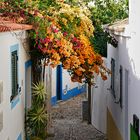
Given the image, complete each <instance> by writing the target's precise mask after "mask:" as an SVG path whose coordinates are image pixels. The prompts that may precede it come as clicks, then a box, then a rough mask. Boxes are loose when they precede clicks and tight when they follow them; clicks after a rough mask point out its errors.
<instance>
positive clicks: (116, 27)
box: [104, 18, 129, 32]
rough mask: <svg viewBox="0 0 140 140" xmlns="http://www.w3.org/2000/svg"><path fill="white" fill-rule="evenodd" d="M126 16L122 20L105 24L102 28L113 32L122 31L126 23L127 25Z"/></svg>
mask: <svg viewBox="0 0 140 140" xmlns="http://www.w3.org/2000/svg"><path fill="white" fill-rule="evenodd" d="M128 21H129V20H128V18H126V19H124V20H120V21H117V22H115V23H113V24H108V25H105V26H104V28H105V29H107V30H110V31H113V32H123V31H124V30H125V27H126V25H128V23H129V22H128Z"/></svg>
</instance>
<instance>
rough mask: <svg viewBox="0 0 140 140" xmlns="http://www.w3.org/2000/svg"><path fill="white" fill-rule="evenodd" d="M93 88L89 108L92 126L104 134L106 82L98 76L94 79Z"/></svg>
mask: <svg viewBox="0 0 140 140" xmlns="http://www.w3.org/2000/svg"><path fill="white" fill-rule="evenodd" d="M95 83H96V85H95V86H92V94H91V106H92V108H91V109H92V125H94V126H95V128H96V129H98V130H100V131H101V132H103V133H106V119H107V118H106V110H107V109H106V104H107V103H106V96H107V88H108V87H107V82H106V81H103V80H102V78H101V77H100V76H96V78H95Z"/></svg>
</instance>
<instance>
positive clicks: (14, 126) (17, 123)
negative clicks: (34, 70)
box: [0, 32, 29, 140]
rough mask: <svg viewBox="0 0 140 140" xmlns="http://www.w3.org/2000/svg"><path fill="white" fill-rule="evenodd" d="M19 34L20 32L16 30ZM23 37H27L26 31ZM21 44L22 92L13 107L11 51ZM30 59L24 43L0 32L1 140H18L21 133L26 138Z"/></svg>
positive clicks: (20, 72)
mask: <svg viewBox="0 0 140 140" xmlns="http://www.w3.org/2000/svg"><path fill="white" fill-rule="evenodd" d="M16 33H17V34H18V33H19V32H16ZM22 33H23V37H25V36H26V35H25V32H22ZM15 44H19V86H20V87H21V93H20V95H19V102H18V103H17V105H16V106H15V107H14V108H13V109H11V103H10V96H11V65H10V63H11V52H10V46H12V45H15ZM28 59H29V57H28V55H27V54H26V52H25V49H24V48H23V47H22V43H21V42H20V41H19V40H18V39H17V38H16V37H15V36H14V34H11V33H9V32H5V33H0V81H2V82H3V101H2V103H1V104H0V112H3V129H2V130H1V131H0V140H8V138H9V140H16V139H17V137H18V136H19V135H20V134H21V135H22V139H24V138H23V137H24V106H25V100H24V98H25V96H24V94H25V89H24V87H25V62H26V61H27V60H28Z"/></svg>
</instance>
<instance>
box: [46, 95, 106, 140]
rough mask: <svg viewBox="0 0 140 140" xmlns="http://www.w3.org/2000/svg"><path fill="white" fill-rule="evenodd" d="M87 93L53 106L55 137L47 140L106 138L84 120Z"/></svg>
mask: <svg viewBox="0 0 140 140" xmlns="http://www.w3.org/2000/svg"><path fill="white" fill-rule="evenodd" d="M84 99H85V94H82V95H78V96H77V97H74V98H72V99H70V100H68V101H65V102H59V103H58V105H56V106H54V107H53V108H52V120H53V121H52V122H53V123H52V128H53V129H52V130H53V133H54V137H49V138H47V140H105V137H104V135H103V134H102V133H100V132H99V131H97V130H96V129H95V128H94V127H93V126H92V125H88V124H87V122H82V116H81V114H82V113H81V111H82V110H81V106H82V100H84Z"/></svg>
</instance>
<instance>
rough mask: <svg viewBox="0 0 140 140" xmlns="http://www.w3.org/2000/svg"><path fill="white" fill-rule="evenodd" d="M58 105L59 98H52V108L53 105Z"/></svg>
mask: <svg viewBox="0 0 140 140" xmlns="http://www.w3.org/2000/svg"><path fill="white" fill-rule="evenodd" d="M56 103H57V97H56V96H54V97H51V105H52V106H53V105H56Z"/></svg>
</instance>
